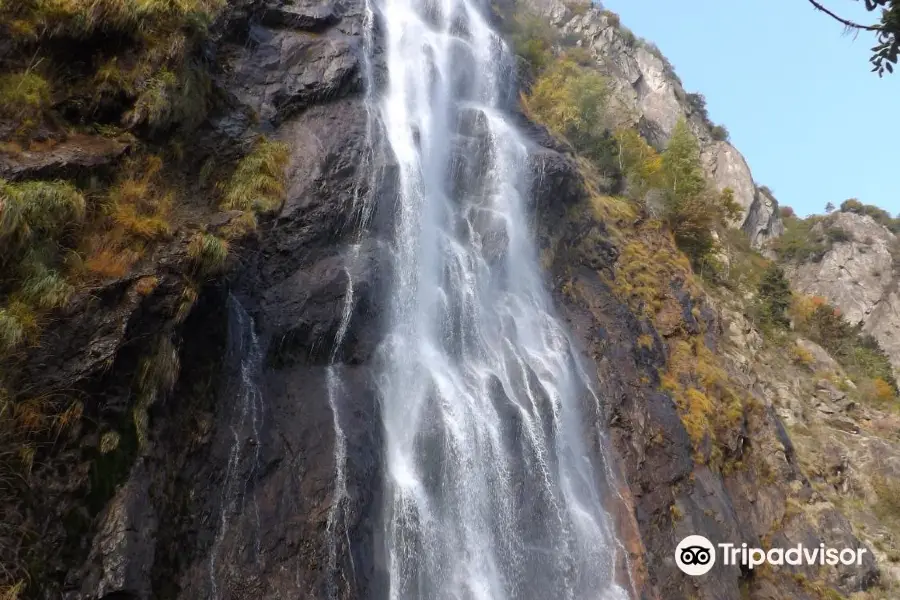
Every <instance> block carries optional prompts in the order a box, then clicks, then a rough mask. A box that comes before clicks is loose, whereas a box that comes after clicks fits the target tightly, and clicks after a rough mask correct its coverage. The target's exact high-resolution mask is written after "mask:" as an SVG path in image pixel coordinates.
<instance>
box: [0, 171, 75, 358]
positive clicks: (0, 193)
mask: <svg viewBox="0 0 900 600" xmlns="http://www.w3.org/2000/svg"><path fill="white" fill-rule="evenodd" d="M85 211H86V206H85V199H84V196H83V195H82V194H81V192H79V191H78V190H77V189H76V188H75V187H74V186H72V185H71V184H68V183H65V182H59V181H57V182H44V181H26V182H22V183H9V182H7V181H5V180H2V179H0V285H2V286H3V288H4V289H3V291H4V292H6V293H7V295H8V297H9V298H11V299H12V300H11V301H10V303H9V305H8V306H7V307H6V308H4V309H2V314H0V349H3V350H10V349H11V348H13V347H15V346H16V345H18V344H20V343H21V342H22V341H24V340H25V339H26V338H27V337H28V336H29V334H30V333H33V332H34V331H35V329H36V325H35V324H36V319H35V317H34V315H33V310H34V309H50V308H55V307H58V306H62V305H63V304H65V303H66V302H67V301H68V299H69V297H70V295H71V294H72V287H71V286H70V285H69V284H68V282H66V281H65V279H64V278H63V276H62V274H61V273H60V271H59V266H60V264H61V263H62V262H63V261H62V250H63V246H62V244H61V243H60V242H61V241H62V240H64V238H65V237H66V236H67V234H68V233H69V232H70V231H71V230H72V229H73V228H75V227H77V226H78V225H80V224H81V222H82V220H83V219H84V215H85Z"/></svg>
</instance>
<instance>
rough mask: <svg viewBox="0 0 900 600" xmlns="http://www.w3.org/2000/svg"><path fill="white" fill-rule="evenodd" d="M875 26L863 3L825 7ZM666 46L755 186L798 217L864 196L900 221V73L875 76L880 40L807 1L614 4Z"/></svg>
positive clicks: (634, 0)
mask: <svg viewBox="0 0 900 600" xmlns="http://www.w3.org/2000/svg"><path fill="white" fill-rule="evenodd" d="M822 3H823V4H824V5H825V6H827V7H829V8H830V9H832V10H833V11H834V12H836V13H838V14H840V15H842V16H844V17H845V18H848V19H855V20H859V21H863V22H872V21H873V20H874V19H873V16H874V14H875V13H867V12H866V10H865V8H864V7H863V2H861V1H859V2H857V1H853V0H822ZM603 5H604V6H605V7H606V8H608V9H609V10H612V11H614V12H617V13H619V15H620V16H621V21H622V24H623V25H626V26H627V27H629V28H630V29H631V30H632V31H634V33H635V34H636V35H638V36H640V37H643V38H646V39H647V40H649V41H652V42H654V43H656V45H657V46H659V48H660V50H662V52H663V54H665V55H666V56H667V57H668V58H669V60H670V61H671V62H672V64H673V65H675V71H676V72H677V73H678V75H679V77H681V80H682V82H683V83H684V86H685V89H686V90H687V91H688V92H699V93H701V94H703V95H704V96H706V102H707V107H708V109H709V114H710V117H711V118H712V120H713V121H716V122H718V123H722V124H724V125H725V126H726V127H727V128H728V130H729V131H730V132H731V141H732V143H733V144H734V145H735V146H736V147H737V148H738V150H740V151H741V153H742V154H743V155H744V157H745V158H746V159H747V162H748V163H749V164H750V169H751V170H752V171H753V177H754V179H756V181H757V183H759V184H760V185H767V186H769V187H770V188H772V190H773V191H774V192H775V196H776V197H777V198H778V200H779V202H780V203H781V204H782V205H789V206H792V207H793V208H794V210H796V211H797V212H798V213H799V214H802V215H806V214H809V213H821V212H823V209H824V206H825V203H826V202H829V201H831V202H833V203H834V204H835V205H838V204H840V203H841V202H842V201H843V200H846V199H847V198H852V197H856V198H859V199H860V200H861V201H863V202H865V203H867V204H875V205H878V206H880V207H882V208H884V209H887V210H888V211H890V212H891V214H896V213H898V212H900V185H898V183H897V182H898V179H900V178H898V177H897V174H898V173H900V150H898V145H897V142H898V140H900V119H898V118H897V114H896V109H895V107H896V106H897V103H898V102H900V72H898V73H897V74H895V75H885V76H884V77H883V78H882V79H879V78H878V76H877V75H876V74H874V73H871V72H870V71H869V69H870V67H869V62H868V57H869V55H870V53H869V49H870V48H871V47H872V46H873V45H874V37H873V36H872V34H868V33H865V32H860V34H859V35H858V36H857V38H856V39H855V40H854V38H853V36H852V35H846V36H845V35H842V33H843V27H842V26H841V25H840V24H838V23H837V22H835V21H833V20H832V19H831V18H830V17H828V16H826V15H825V14H823V13H820V12H817V11H815V10H814V9H813V8H812V5H810V4H809V2H807V0H682V1H675V0H606V1H604V2H603Z"/></svg>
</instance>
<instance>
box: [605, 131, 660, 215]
mask: <svg viewBox="0 0 900 600" xmlns="http://www.w3.org/2000/svg"><path fill="white" fill-rule="evenodd" d="M615 139H616V142H617V143H618V151H617V156H618V162H619V170H620V172H621V173H622V174H623V175H625V177H626V179H627V180H628V184H629V189H630V190H631V191H632V194H633V195H635V196H636V197H637V199H639V200H643V198H644V195H645V194H646V193H647V192H648V191H649V190H650V189H651V188H659V187H662V186H663V182H662V178H661V173H662V157H661V156H660V155H659V153H658V152H657V151H656V150H655V149H654V148H653V147H652V146H651V145H650V144H648V143H647V142H646V140H644V138H642V137H641V135H640V134H639V133H638V132H637V130H635V129H630V128H629V129H620V130H619V131H617V132H616V135H615Z"/></svg>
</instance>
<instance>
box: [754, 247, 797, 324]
mask: <svg viewBox="0 0 900 600" xmlns="http://www.w3.org/2000/svg"><path fill="white" fill-rule="evenodd" d="M758 302H759V304H760V309H759V310H760V316H761V319H762V321H763V323H764V324H768V325H773V326H776V327H782V328H785V329H786V328H787V327H788V326H789V325H790V318H789V317H788V309H789V308H790V306H791V286H790V284H789V283H788V280H787V277H785V275H784V271H783V270H782V269H781V267H779V266H778V265H777V264H775V263H772V264H771V265H769V268H768V269H766V272H765V273H763V276H762V280H761V281H760V282H759V288H758Z"/></svg>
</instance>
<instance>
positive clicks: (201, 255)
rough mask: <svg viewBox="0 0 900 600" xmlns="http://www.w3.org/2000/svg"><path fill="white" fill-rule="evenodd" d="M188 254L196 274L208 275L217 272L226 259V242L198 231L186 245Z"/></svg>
mask: <svg viewBox="0 0 900 600" xmlns="http://www.w3.org/2000/svg"><path fill="white" fill-rule="evenodd" d="M188 256H189V257H190V258H191V261H193V263H194V266H195V268H196V269H197V272H198V274H200V275H201V276H204V277H205V276H209V275H213V274H215V273H218V272H220V271H221V270H222V268H223V267H224V266H225V261H226V260H227V259H228V242H227V241H226V240H223V239H222V238H220V237H216V236H215V235H212V234H211V233H202V232H198V233H196V234H195V235H194V237H193V239H191V243H190V244H189V245H188Z"/></svg>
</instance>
